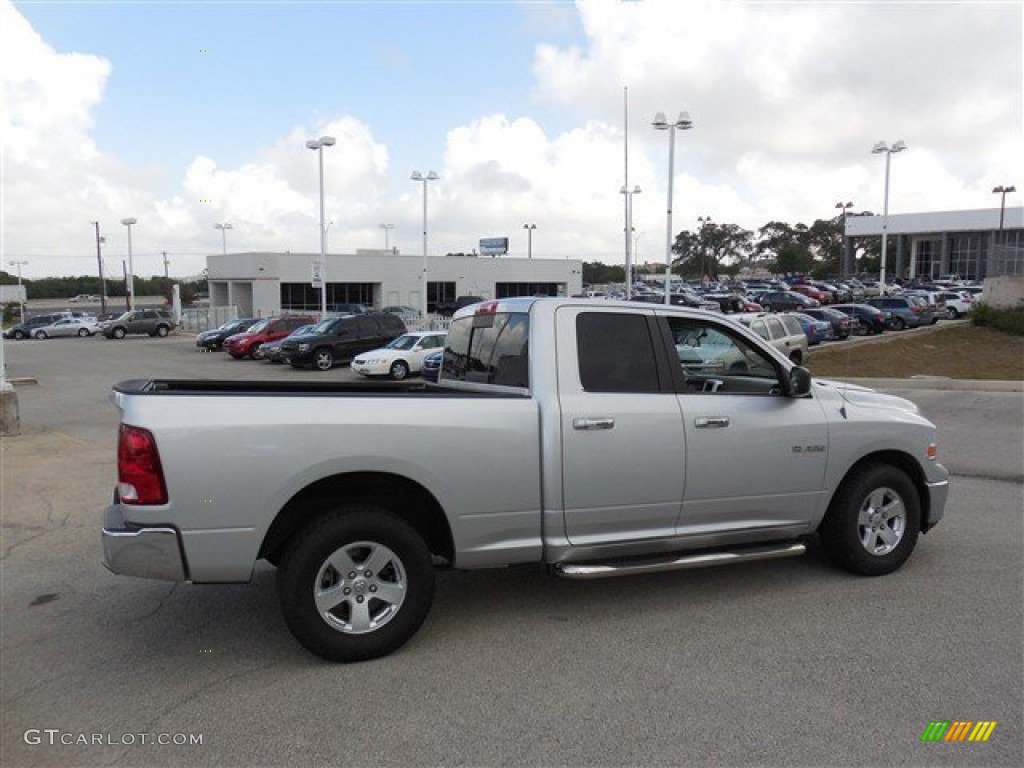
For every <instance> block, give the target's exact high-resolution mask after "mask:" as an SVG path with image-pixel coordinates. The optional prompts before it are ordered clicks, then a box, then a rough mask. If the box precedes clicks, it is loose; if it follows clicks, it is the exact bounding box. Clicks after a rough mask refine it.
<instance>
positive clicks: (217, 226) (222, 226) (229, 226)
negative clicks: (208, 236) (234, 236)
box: [213, 221, 235, 229]
mask: <svg viewBox="0 0 1024 768" xmlns="http://www.w3.org/2000/svg"><path fill="white" fill-rule="evenodd" d="M213 228H214V229H234V228H235V227H234V225H233V224H229V223H228V222H226V221H225V222H224V223H223V224H221V223H217V224H214V225H213Z"/></svg>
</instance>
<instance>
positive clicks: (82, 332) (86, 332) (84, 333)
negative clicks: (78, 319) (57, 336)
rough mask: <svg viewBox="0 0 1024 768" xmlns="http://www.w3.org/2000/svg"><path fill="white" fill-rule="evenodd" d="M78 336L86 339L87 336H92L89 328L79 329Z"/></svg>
mask: <svg viewBox="0 0 1024 768" xmlns="http://www.w3.org/2000/svg"><path fill="white" fill-rule="evenodd" d="M78 335H79V337H81V338H83V339H84V338H85V337H86V336H89V335H90V333H89V329H88V328H79V329H78Z"/></svg>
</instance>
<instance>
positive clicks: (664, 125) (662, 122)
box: [651, 112, 693, 304]
mask: <svg viewBox="0 0 1024 768" xmlns="http://www.w3.org/2000/svg"><path fill="white" fill-rule="evenodd" d="M651 125H653V126H654V129H655V130H657V131H668V217H667V218H668V231H667V234H666V236H665V303H666V304H671V303H672V177H673V175H674V174H675V161H676V158H675V154H676V129H677V128H678V129H679V130H681V131H687V130H689V129H690V128H693V122H692V121H691V120H690V115H689V113H687V112H680V113H679V117H678V118H677V119H676V121H675V122H674V123H670V122H668V121H667V120H666V119H665V113H664V112H659V113H658V114H656V115H655V116H654V122H653V123H651Z"/></svg>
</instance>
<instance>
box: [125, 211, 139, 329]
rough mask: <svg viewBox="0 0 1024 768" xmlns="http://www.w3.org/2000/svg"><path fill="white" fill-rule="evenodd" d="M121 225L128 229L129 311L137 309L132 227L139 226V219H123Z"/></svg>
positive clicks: (127, 277)
mask: <svg viewBox="0 0 1024 768" xmlns="http://www.w3.org/2000/svg"><path fill="white" fill-rule="evenodd" d="M121 223H122V224H124V225H125V226H126V227H128V274H127V276H126V277H125V282H126V283H127V284H128V285H127V286H126V287H127V289H128V311H129V312H131V311H132V310H134V309H135V265H134V264H133V263H132V225H134V224H138V223H139V222H138V220H137V219H121Z"/></svg>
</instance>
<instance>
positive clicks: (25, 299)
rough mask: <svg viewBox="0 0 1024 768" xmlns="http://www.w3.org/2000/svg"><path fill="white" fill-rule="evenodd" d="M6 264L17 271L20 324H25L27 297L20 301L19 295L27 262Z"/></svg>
mask: <svg viewBox="0 0 1024 768" xmlns="http://www.w3.org/2000/svg"><path fill="white" fill-rule="evenodd" d="M7 263H8V264H10V265H11V266H12V267H17V269H18V305H19V306H20V307H21V322H23V323H24V322H25V303H26V302H27V300H28V296H26V297H25V298H24V299H22V297H21V296H22V293H21V268H22V267H24V266H25V265H26V264H28V262H27V261H8V262H7ZM0 378H2V374H0Z"/></svg>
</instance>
